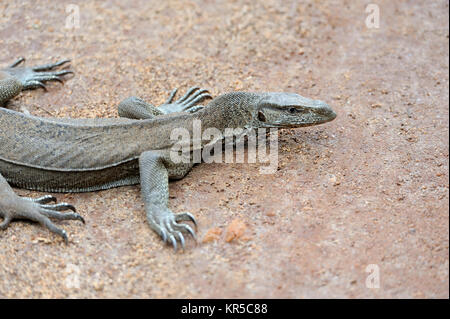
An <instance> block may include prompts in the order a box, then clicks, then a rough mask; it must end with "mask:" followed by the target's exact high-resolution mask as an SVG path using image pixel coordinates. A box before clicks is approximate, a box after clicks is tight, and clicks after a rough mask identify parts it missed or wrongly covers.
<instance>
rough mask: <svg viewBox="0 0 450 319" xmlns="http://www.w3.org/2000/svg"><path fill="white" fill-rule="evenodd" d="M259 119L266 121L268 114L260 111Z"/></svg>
mask: <svg viewBox="0 0 450 319" xmlns="http://www.w3.org/2000/svg"><path fill="white" fill-rule="evenodd" d="M258 120H260V121H261V122H265V121H266V116H265V115H264V113H263V112H261V111H259V112H258Z"/></svg>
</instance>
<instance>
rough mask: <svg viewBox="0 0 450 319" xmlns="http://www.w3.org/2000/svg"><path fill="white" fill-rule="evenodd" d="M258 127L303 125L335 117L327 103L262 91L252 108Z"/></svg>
mask: <svg viewBox="0 0 450 319" xmlns="http://www.w3.org/2000/svg"><path fill="white" fill-rule="evenodd" d="M253 118H254V122H256V123H255V124H257V126H259V127H277V128H283V127H304V126H311V125H317V124H322V123H325V122H329V121H332V120H334V119H335V118H336V113H335V112H334V111H333V110H332V109H331V107H330V106H328V104H326V103H325V102H322V101H319V100H311V99H308V98H305V97H303V96H301V95H298V94H294V93H262V94H261V95H260V99H259V102H258V103H257V105H256V107H255V109H254V115H253Z"/></svg>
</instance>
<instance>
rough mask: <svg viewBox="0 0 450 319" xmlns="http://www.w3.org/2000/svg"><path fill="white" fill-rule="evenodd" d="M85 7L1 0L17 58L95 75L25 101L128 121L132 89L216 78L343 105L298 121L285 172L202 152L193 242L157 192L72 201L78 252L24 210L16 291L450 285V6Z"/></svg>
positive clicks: (283, 147)
mask: <svg viewBox="0 0 450 319" xmlns="http://www.w3.org/2000/svg"><path fill="white" fill-rule="evenodd" d="M71 3H75V4H76V3H77V1H73V0H70V1H50V0H48V1H44V0H42V1H38V2H30V1H10V0H7V1H2V2H1V3H0V57H1V58H0V64H1V65H3V66H6V65H8V64H10V63H12V62H13V61H14V60H15V59H16V58H17V57H19V56H25V57H27V62H26V63H27V65H34V64H41V63H47V62H51V61H56V60H59V59H62V58H70V59H72V65H71V68H72V69H73V70H74V71H75V75H74V77H72V78H70V77H69V78H70V79H68V81H67V82H66V83H65V84H64V86H61V85H60V84H58V83H56V84H50V85H49V86H48V92H44V91H43V90H37V91H33V92H25V93H24V94H22V95H21V96H20V97H18V98H16V99H14V100H13V101H12V103H10V105H9V107H10V108H11V109H16V110H20V111H25V110H28V111H29V112H30V113H32V114H34V115H38V116H44V117H49V116H56V117H63V116H71V117H114V116H117V111H116V107H117V104H118V102H119V101H121V100H122V99H124V98H126V97H128V96H130V95H137V96H141V97H143V98H144V99H146V100H148V101H151V102H153V103H155V104H159V103H162V102H163V101H164V100H165V99H166V98H167V94H168V92H169V91H170V90H171V89H172V88H174V87H179V88H180V89H181V91H185V90H186V89H187V88H189V87H190V86H193V85H199V86H202V87H206V88H208V89H210V90H211V92H212V93H213V95H215V96H216V95H218V94H221V93H224V92H227V91H234V90H248V91H289V92H296V93H299V94H301V95H304V96H307V97H310V98H315V99H321V100H324V101H326V102H328V103H329V104H330V105H331V106H332V107H333V108H334V110H335V111H336V113H337V114H338V117H337V118H336V120H334V121H333V122H331V123H327V124H325V125H322V126H316V127H310V128H305V129H291V130H285V131H282V132H280V133H279V154H278V158H279V163H278V169H277V171H276V172H275V173H274V174H261V173H260V166H261V165H263V164H202V165H199V166H197V167H195V168H194V169H193V170H192V172H191V173H190V174H189V175H188V176H187V177H186V178H184V179H183V180H181V181H177V182H173V183H171V184H170V192H171V199H170V207H171V208H172V209H173V210H174V211H190V212H192V213H193V214H194V215H195V216H196V217H197V219H198V222H199V228H198V238H199V240H198V243H195V242H194V241H193V240H189V241H188V243H187V249H186V250H185V251H181V252H178V253H174V252H173V250H172V249H170V248H169V247H168V246H167V245H165V244H163V243H162V241H161V240H160V239H159V238H158V237H157V236H156V235H155V234H154V233H153V232H152V231H151V230H150V229H149V227H148V225H147V223H146V219H145V215H144V208H143V204H142V200H141V198H140V187H139V186H130V187H122V188H118V189H112V190H108V191H102V192H95V193H85V194H57V195H56V196H57V197H58V199H59V200H60V201H66V202H70V203H72V204H74V205H75V206H76V207H77V209H78V211H79V212H80V213H81V214H82V215H83V216H84V217H85V218H86V221H87V223H86V225H82V224H81V223H79V222H60V223H59V225H60V226H61V227H63V228H64V229H66V230H67V232H68V234H69V236H70V244H69V245H65V244H64V242H63V241H62V240H61V238H58V237H57V236H55V235H53V234H51V233H50V232H49V231H48V230H46V229H44V228H42V227H40V226H38V225H35V224H32V223H29V222H24V221H18V222H15V223H13V224H12V225H11V226H10V227H9V228H8V229H7V230H5V231H2V232H0V239H1V240H0V251H1V254H0V297H2V298H10V297H19V298H44V297H51V298H54V297H63V298H66V297H69V298H70V297H74V298H77V297H83V298H91V297H98V298H103V297H108V298H109V297H112V298H118V297H123V298H166V297H169V298H172V297H176V298H266V297H268V298H334V297H339V298H448V297H449V290H448V286H449V279H448V278H449V277H448V273H449V263H448V261H449V247H448V242H449V204H448V200H449V174H448V172H449V169H448V163H449V161H448V151H449V142H448V137H449V130H448V128H449V118H448V116H449V102H448V98H449V64H448V58H449V47H448V45H449V20H448V9H449V8H448V1H425V0H423V1H388V0H378V1H376V3H377V5H378V8H379V12H380V21H379V28H370V23H369V25H367V24H366V20H367V17H368V15H369V14H370V12H368V13H367V12H366V11H365V10H366V3H365V2H364V1H350V2H349V1H344V0H333V1H314V0H305V1H301V2H299V1H293V0H289V1H282V0H267V1H228V2H222V1H209V0H204V1H175V0H173V1H172V0H171V1H143V0H142V1H138V0H133V1H127V2H123V1H118V0H117V1H112V0H109V1H91V2H85V1H83V2H82V1H80V2H79V3H78V7H75V9H74V7H72V6H70V5H69V4H71ZM77 8H78V9H79V24H78V25H77V19H76V18H77ZM74 10H75V11H74ZM368 22H371V20H370V19H369V21H368ZM368 26H369V27H368ZM0 129H1V128H0ZM119 146H120V141H118V147H119ZM0 147H1V146H0ZM17 191H18V193H19V194H21V195H31V196H38V195H42V193H36V192H30V191H26V190H17ZM371 265H374V266H371ZM377 273H378V274H379V279H380V280H379V288H373V284H376V280H372V279H373V276H375V275H377Z"/></svg>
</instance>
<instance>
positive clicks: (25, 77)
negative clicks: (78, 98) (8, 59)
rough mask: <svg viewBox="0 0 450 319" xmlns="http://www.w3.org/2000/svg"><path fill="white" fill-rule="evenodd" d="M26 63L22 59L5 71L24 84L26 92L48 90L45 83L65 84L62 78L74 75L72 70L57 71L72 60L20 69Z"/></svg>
mask: <svg viewBox="0 0 450 319" xmlns="http://www.w3.org/2000/svg"><path fill="white" fill-rule="evenodd" d="M24 61H25V58H20V59H18V60H17V61H16V62H14V63H13V64H12V65H11V66H10V67H9V68H8V69H6V70H5V71H6V72H8V73H9V74H10V75H12V76H14V77H15V78H17V79H18V80H19V81H20V82H21V83H22V86H23V89H24V90H31V89H36V88H42V89H44V90H47V89H46V87H45V84H44V83H45V82H48V81H57V82H60V83H63V80H62V76H64V75H67V74H73V71H71V70H67V69H63V70H57V68H58V67H60V66H62V65H64V64H66V63H69V62H70V60H62V61H59V62H56V63H49V64H43V65H39V66H35V67H31V68H26V67H18V66H19V65H20V64H22V63H23V62H24Z"/></svg>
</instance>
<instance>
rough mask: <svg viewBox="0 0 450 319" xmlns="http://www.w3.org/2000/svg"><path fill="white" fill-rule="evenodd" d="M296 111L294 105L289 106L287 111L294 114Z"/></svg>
mask: <svg viewBox="0 0 450 319" xmlns="http://www.w3.org/2000/svg"><path fill="white" fill-rule="evenodd" d="M296 111H297V110H296V108H295V107H291V108H290V109H289V113H291V114H294V113H295V112H296Z"/></svg>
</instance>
